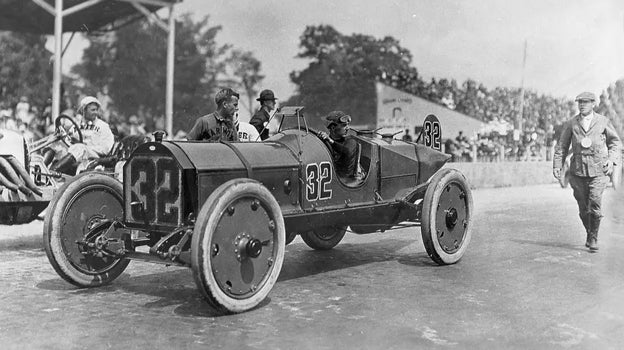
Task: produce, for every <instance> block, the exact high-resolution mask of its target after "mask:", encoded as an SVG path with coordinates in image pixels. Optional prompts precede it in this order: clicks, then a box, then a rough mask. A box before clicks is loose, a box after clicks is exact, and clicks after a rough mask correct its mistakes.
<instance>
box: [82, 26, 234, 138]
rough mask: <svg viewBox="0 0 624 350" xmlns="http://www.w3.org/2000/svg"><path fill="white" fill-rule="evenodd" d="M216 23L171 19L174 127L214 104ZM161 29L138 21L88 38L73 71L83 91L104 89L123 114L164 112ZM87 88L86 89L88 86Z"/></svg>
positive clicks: (218, 55) (218, 51)
mask: <svg viewBox="0 0 624 350" xmlns="http://www.w3.org/2000/svg"><path fill="white" fill-rule="evenodd" d="M220 30H221V27H220V26H209V24H208V17H205V18H203V19H202V20H200V21H198V22H194V21H193V20H192V19H191V16H190V15H189V14H186V15H183V16H181V18H180V19H179V20H177V21H176V36H175V70H174V98H173V102H174V106H173V109H174V117H173V121H174V130H176V129H188V128H189V127H190V125H191V123H192V122H193V121H194V120H195V119H196V118H197V117H198V116H199V115H202V114H205V113H209V112H210V111H211V110H213V109H214V108H215V107H216V106H215V104H214V100H213V96H214V91H215V90H216V88H217V85H218V83H217V82H218V76H219V74H222V73H223V72H224V70H225V63H224V62H223V57H224V55H225V54H226V53H227V51H228V49H229V46H228V45H219V44H218V43H217V41H216V36H217V34H218V32H219V31H220ZM166 55H167V33H165V31H163V30H162V29H161V28H160V27H157V26H155V25H151V24H150V23H149V22H147V21H138V22H135V23H133V24H131V25H128V26H126V27H124V28H122V29H120V30H119V31H117V32H115V33H112V34H110V35H107V36H103V37H94V38H91V46H90V47H88V48H87V49H86V50H85V51H84V54H83V62H82V63H81V64H79V65H77V66H75V67H74V70H73V71H74V72H75V73H77V74H79V75H80V76H81V77H83V78H84V79H85V80H86V81H87V82H88V86H87V91H85V92H86V93H91V94H94V93H96V92H98V91H103V90H104V89H105V88H107V89H108V91H109V95H110V97H111V98H112V100H113V106H114V108H115V109H116V111H117V112H118V113H119V114H120V115H121V116H122V119H123V117H126V118H127V117H129V116H130V115H132V114H139V115H141V114H143V115H145V116H146V117H147V119H150V117H152V118H154V117H163V116H164V114H165V88H166ZM89 90H90V91H89Z"/></svg>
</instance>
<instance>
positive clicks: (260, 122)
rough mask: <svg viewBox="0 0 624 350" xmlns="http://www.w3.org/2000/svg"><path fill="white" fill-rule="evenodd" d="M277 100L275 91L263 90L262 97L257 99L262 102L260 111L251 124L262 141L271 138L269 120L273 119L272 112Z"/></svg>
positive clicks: (252, 118) (251, 120) (250, 121)
mask: <svg viewBox="0 0 624 350" xmlns="http://www.w3.org/2000/svg"><path fill="white" fill-rule="evenodd" d="M275 100H277V98H275V95H274V94H273V91H271V90H262V92H260V97H258V98H257V99H256V101H259V102H260V109H259V110H258V111H257V112H256V114H254V115H253V117H251V119H250V120H249V124H251V125H253V126H254V127H255V128H256V130H258V133H259V134H260V139H261V140H262V141H264V140H266V139H267V138H269V120H270V119H271V111H272V110H273V109H275ZM252 141H255V140H252Z"/></svg>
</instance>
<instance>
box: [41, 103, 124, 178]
mask: <svg viewBox="0 0 624 350" xmlns="http://www.w3.org/2000/svg"><path fill="white" fill-rule="evenodd" d="M101 106H102V105H101V103H100V101H99V100H98V99H97V98H95V97H93V96H86V97H85V98H83V99H82V100H80V104H79V105H78V113H79V114H80V115H82V122H81V124H80V131H81V133H82V137H83V142H82V143H74V144H72V145H71V146H69V148H68V149H67V154H66V155H65V156H64V157H63V158H61V159H60V160H59V161H58V162H56V163H54V164H53V165H52V167H51V168H50V169H51V170H52V171H57V172H61V173H66V174H69V175H73V173H74V172H75V168H76V166H77V165H78V164H79V163H82V162H88V161H89V159H90V158H98V157H104V156H106V155H107V154H108V153H109V152H110V150H111V149H112V148H113V145H114V144H115V135H114V134H113V131H112V130H111V128H110V126H109V125H108V123H107V122H105V121H104V120H102V119H101V116H102V107H101Z"/></svg>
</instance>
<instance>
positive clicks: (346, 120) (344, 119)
mask: <svg viewBox="0 0 624 350" xmlns="http://www.w3.org/2000/svg"><path fill="white" fill-rule="evenodd" d="M338 121H339V122H340V123H345V124H346V123H351V116H350V115H341V116H340V118H338Z"/></svg>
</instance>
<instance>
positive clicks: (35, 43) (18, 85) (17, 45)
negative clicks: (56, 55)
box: [0, 32, 53, 107]
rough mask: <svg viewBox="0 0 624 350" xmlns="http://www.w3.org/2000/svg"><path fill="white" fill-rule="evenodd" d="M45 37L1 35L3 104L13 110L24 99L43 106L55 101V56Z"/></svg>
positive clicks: (1, 90)
mask: <svg viewBox="0 0 624 350" xmlns="http://www.w3.org/2000/svg"><path fill="white" fill-rule="evenodd" d="M45 42H46V39H45V36H43V35H35V34H27V33H16V32H0V52H1V53H2V54H0V100H2V101H7V102H8V103H9V104H10V105H11V106H12V107H15V106H14V104H16V103H17V101H18V100H19V98H20V97H21V96H27V97H28V98H29V100H30V103H31V105H37V106H43V105H44V104H45V103H46V100H48V99H49V98H51V97H52V62H53V61H52V60H51V58H52V54H51V53H50V52H49V51H48V50H46V48H45Z"/></svg>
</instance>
